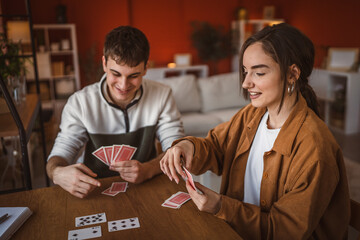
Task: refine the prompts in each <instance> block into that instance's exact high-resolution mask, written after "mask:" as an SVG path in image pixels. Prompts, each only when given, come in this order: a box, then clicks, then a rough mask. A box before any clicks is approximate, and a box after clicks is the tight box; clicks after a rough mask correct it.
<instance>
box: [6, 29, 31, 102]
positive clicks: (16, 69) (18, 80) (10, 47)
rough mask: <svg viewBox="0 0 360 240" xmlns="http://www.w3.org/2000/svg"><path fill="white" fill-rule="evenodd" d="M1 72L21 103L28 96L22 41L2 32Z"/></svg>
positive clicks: (12, 92) (15, 99)
mask: <svg viewBox="0 0 360 240" xmlns="http://www.w3.org/2000/svg"><path fill="white" fill-rule="evenodd" d="M0 48H1V51H0V72H1V76H2V78H3V80H4V81H5V82H6V84H7V86H8V90H9V92H10V94H11V95H12V97H13V99H14V101H15V102H16V103H18V104H19V103H21V102H22V101H23V100H25V96H26V93H25V92H26V91H25V88H26V82H25V71H26V69H25V58H23V57H19V56H20V55H21V43H20V42H19V43H15V42H13V41H11V40H8V39H7V38H6V36H5V35H4V33H0Z"/></svg>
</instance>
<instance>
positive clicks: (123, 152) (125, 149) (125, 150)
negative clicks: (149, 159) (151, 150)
mask: <svg viewBox="0 0 360 240" xmlns="http://www.w3.org/2000/svg"><path fill="white" fill-rule="evenodd" d="M135 151H136V147H132V146H129V145H122V148H121V149H120V151H119V153H118V154H117V156H115V159H114V162H121V161H128V160H131V159H132V157H133V155H134V153H135Z"/></svg>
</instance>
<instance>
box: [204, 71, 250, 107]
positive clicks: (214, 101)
mask: <svg viewBox="0 0 360 240" xmlns="http://www.w3.org/2000/svg"><path fill="white" fill-rule="evenodd" d="M197 82H198V85H199V89H200V94H201V99H202V109H201V111H202V112H209V111H212V110H216V109H222V108H232V107H238V108H241V107H243V106H245V105H247V104H248V103H249V101H247V100H245V99H244V97H243V96H242V93H241V92H240V82H239V73H237V72H236V73H225V74H219V75H214V76H211V77H208V78H201V79H199V80H198V81H197Z"/></svg>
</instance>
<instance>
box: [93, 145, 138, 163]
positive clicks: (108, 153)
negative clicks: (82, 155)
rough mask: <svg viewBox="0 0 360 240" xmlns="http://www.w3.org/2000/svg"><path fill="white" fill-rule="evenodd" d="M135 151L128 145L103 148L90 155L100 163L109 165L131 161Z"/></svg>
mask: <svg viewBox="0 0 360 240" xmlns="http://www.w3.org/2000/svg"><path fill="white" fill-rule="evenodd" d="M135 151H136V147H132V146H129V145H112V146H103V147H100V148H98V149H97V150H95V151H94V152H93V153H92V154H93V155H94V156H95V157H97V158H98V159H99V160H100V161H101V162H103V163H104V164H106V165H108V166H109V165H110V164H111V163H114V162H121V161H128V160H131V159H132V157H133V156H134V154H135Z"/></svg>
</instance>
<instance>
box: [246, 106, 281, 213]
mask: <svg viewBox="0 0 360 240" xmlns="http://www.w3.org/2000/svg"><path fill="white" fill-rule="evenodd" d="M268 117H269V112H266V113H265V114H264V116H263V117H262V119H261V122H260V124H259V127H258V129H257V131H256V134H255V137H254V141H253V143H252V145H251V148H250V153H249V158H248V162H247V165H246V170H245V180H244V202H246V203H251V204H254V205H256V206H259V205H260V187H261V180H262V175H263V171H264V153H265V152H268V151H270V150H271V148H272V147H273V145H274V142H275V139H276V138H277V136H278V134H279V132H280V128H278V129H268V128H267V124H266V122H267V120H268Z"/></svg>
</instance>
